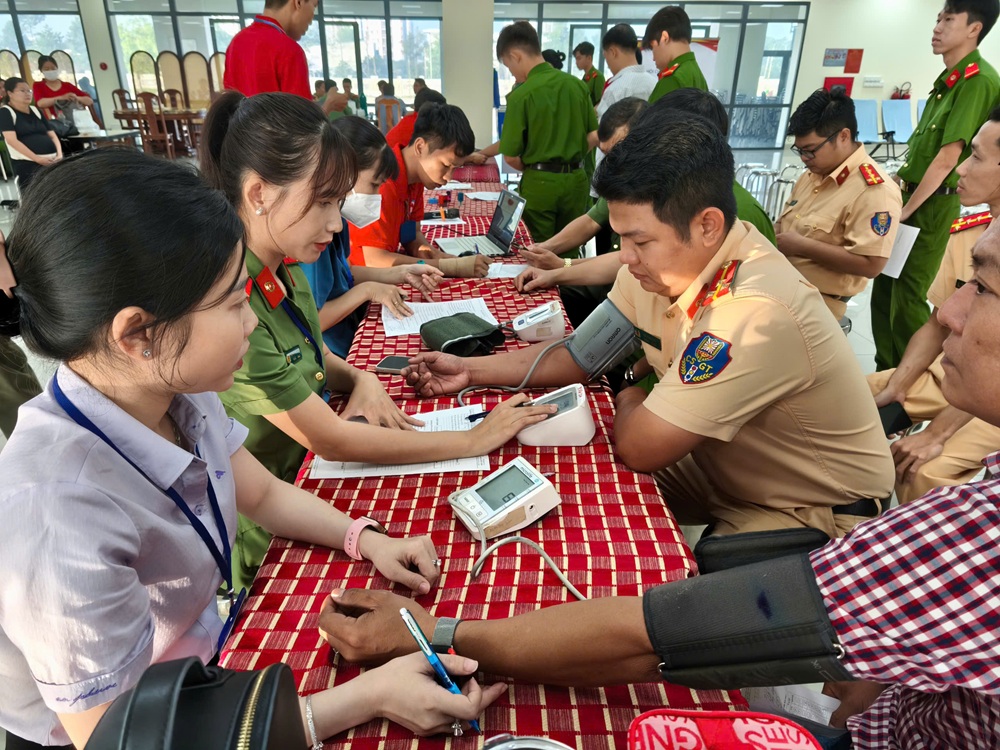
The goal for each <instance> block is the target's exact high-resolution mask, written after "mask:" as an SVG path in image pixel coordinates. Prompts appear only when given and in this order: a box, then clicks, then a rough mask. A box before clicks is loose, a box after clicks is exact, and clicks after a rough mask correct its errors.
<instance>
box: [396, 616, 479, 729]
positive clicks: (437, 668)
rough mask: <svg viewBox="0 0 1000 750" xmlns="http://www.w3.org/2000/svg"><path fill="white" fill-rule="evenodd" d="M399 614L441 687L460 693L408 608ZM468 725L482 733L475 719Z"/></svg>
mask: <svg viewBox="0 0 1000 750" xmlns="http://www.w3.org/2000/svg"><path fill="white" fill-rule="evenodd" d="M399 616H400V617H402V618H403V624H404V625H406V629H407V630H409V631H410V635H412V636H413V640H415V641H416V642H417V646H418V647H419V648H420V651H421V653H423V655H424V656H425V657H426V658H427V661H428V662H430V665H431V667H432V668H433V669H434V674H435V676H436V679H437V681H438V684H439V685H441V687H443V688H445V689H446V690H447V691H448V692H449V693H454V694H455V695H461V694H462V691H461V690H459V688H458V685H456V684H455V681H454V680H453V679H451V675H450V674H448V670H447V669H445V668H444V664H442V663H441V659H440V657H438V655H437V653H436V652H435V651H434V649H432V648H431V644H430V643H428V642H427V636H425V635H424V631H422V630H421V629H420V626H419V625H417V621H416V620H414V619H413V615H411V614H410V610H408V609H406V607H403V608H402V609H400V610H399ZM469 726H470V727H472V729H473V730H475V731H476V732H478V733H479V734H482V732H483V730H482V729H480V728H479V722H478V721H476V720H475V719H470V720H469Z"/></svg>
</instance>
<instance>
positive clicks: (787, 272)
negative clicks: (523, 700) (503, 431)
mask: <svg viewBox="0 0 1000 750" xmlns="http://www.w3.org/2000/svg"><path fill="white" fill-rule="evenodd" d="M733 177H734V168H733V155H732V151H731V150H730V148H729V146H728V145H727V144H726V141H725V138H724V137H723V136H722V134H721V133H720V132H719V130H718V128H717V127H715V126H714V125H713V124H711V123H710V122H708V121H707V120H705V119H704V118H701V117H698V116H695V115H691V114H689V113H687V112H678V111H667V112H663V113H662V114H661V115H660V117H657V118H650V119H644V120H643V121H642V122H640V123H638V124H637V125H635V126H633V128H632V131H631V132H630V134H629V135H628V136H627V137H626V138H625V139H624V140H623V141H622V142H621V143H619V144H618V145H617V146H616V147H615V148H614V149H612V150H611V152H610V153H609V154H608V156H607V158H606V159H605V160H604V162H602V164H601V166H600V167H599V168H598V170H597V174H596V175H595V186H596V188H597V191H598V193H600V194H601V195H602V196H603V197H604V198H606V199H607V201H608V206H609V208H610V215H611V224H612V226H613V228H614V229H615V231H616V232H618V233H619V234H620V235H621V238H622V250H621V258H622V260H623V262H624V263H625V264H626V266H627V268H623V269H622V270H621V271H620V272H619V274H618V278H617V281H616V283H615V287H614V289H613V290H612V292H611V294H610V296H609V300H610V301H611V302H612V303H613V304H614V305H615V306H616V307H617V308H618V309H619V310H620V311H621V312H622V313H623V314H624V315H625V317H626V318H628V319H629V321H631V322H632V324H633V325H634V326H635V327H636V329H637V333H638V336H639V338H640V339H641V341H642V348H643V350H644V352H645V354H646V357H647V358H648V360H649V362H650V364H651V365H652V367H653V368H654V370H655V371H656V374H657V375H658V377H659V382H658V383H657V384H656V386H655V387H654V388H653V391H652V393H651V394H649V395H648V396H647V394H646V393H645V392H644V391H643V390H642V389H640V388H626V389H624V390H623V391H622V392H621V393H619V394H618V397H617V410H616V412H617V413H616V416H615V432H614V434H615V443H616V446H615V447H616V450H617V454H618V456H619V458H620V459H621V460H622V461H623V462H624V463H626V464H627V465H629V466H630V467H631V468H632V469H634V470H636V471H644V472H654V473H655V474H656V476H657V479H658V480H659V482H660V485H661V487H662V489H663V491H664V495H665V497H666V501H667V503H668V505H669V506H670V508H671V510H672V511H673V512H674V514H675V515H676V516H677V519H678V520H679V521H680V522H681V523H712V524H714V531H715V533H735V532H746V531H758V530H763V529H778V528H795V527H812V528H816V529H821V530H822V531H824V532H826V533H827V534H829V535H830V536H836V535H840V534H843V533H844V532H846V531H847V530H848V529H849V528H851V527H852V526H853V525H854V524H856V523H857V522H858V521H860V520H862V519H863V518H866V517H872V516H875V515H877V514H878V513H879V511H880V508H881V507H882V503H881V502H880V501H882V500H884V499H886V498H887V497H888V496H889V495H890V493H891V491H892V480H893V466H892V459H891V456H890V455H889V449H888V445H887V443H886V440H885V436H884V434H883V433H882V429H881V424H880V422H879V419H878V414H877V411H876V409H875V405H874V403H873V402H872V401H871V398H870V395H869V390H868V388H867V385H866V383H865V379H864V376H863V375H862V373H861V369H860V367H859V365H858V362H857V359H856V358H855V357H854V355H853V353H852V352H851V349H850V346H849V345H848V343H847V340H846V337H845V336H844V335H843V334H842V333H841V332H840V328H839V327H838V325H837V323H836V321H835V320H834V319H833V318H832V316H831V315H830V314H829V312H828V311H827V309H826V307H825V305H824V304H823V300H822V298H821V297H820V295H819V293H818V292H817V291H816V290H815V288H813V287H812V286H811V285H810V284H808V283H807V282H806V281H805V280H804V279H803V278H802V276H801V275H800V274H799V273H798V272H797V271H795V269H794V268H792V266H791V265H790V264H789V263H788V261H787V260H786V259H785V258H784V256H782V255H781V254H780V253H779V252H777V251H776V250H775V249H774V247H773V246H772V245H771V244H770V243H769V242H767V240H765V239H764V238H763V237H762V236H761V235H760V233H759V232H757V231H756V230H755V229H753V228H752V227H751V226H750V225H748V224H746V223H743V222H738V221H737V220H736V203H735V198H734V197H733V190H732V184H733ZM595 314H600V311H598V312H596V313H595ZM541 348H542V347H541V346H539V345H536V346H533V347H528V348H525V349H521V350H518V351H517V352H510V353H505V354H501V355H495V356H491V357H477V358H469V359H461V358H459V357H450V356H447V355H442V354H440V353H436V352H434V353H427V354H420V355H418V356H417V357H414V358H413V359H411V360H410V361H411V366H410V367H409V368H407V369H406V370H405V371H404V374H405V375H406V376H407V379H408V381H409V382H410V383H411V384H412V385H413V386H414V387H415V388H416V389H417V391H418V393H420V394H421V395H424V396H432V395H437V394H441V393H446V392H453V391H456V390H460V389H461V388H464V387H467V386H469V385H476V384H479V385H482V384H499V385H516V384H518V383H520V382H521V380H522V379H523V378H524V376H525V375H526V374H527V372H528V369H529V367H531V365H532V363H533V362H534V361H535V359H536V357H537V356H538V354H539V352H540V351H541ZM585 378H586V373H585V372H584V371H583V370H582V369H581V368H580V367H579V366H577V365H576V363H575V362H574V360H573V359H572V356H571V355H570V352H569V350H568V349H567V348H566V347H556V348H555V349H553V350H552V351H551V352H550V353H549V354H547V355H546V356H545V357H544V358H543V359H541V361H540V363H539V364H538V366H537V368H536V369H535V370H534V372H533V374H532V377H531V385H532V386H533V387H540V386H542V387H545V386H556V385H564V384H566V383H569V382H579V381H582V380H584V379H585ZM865 402H867V404H866V403H865ZM845 404H852V408H850V409H845V408H844V405H845ZM854 405H856V406H854Z"/></svg>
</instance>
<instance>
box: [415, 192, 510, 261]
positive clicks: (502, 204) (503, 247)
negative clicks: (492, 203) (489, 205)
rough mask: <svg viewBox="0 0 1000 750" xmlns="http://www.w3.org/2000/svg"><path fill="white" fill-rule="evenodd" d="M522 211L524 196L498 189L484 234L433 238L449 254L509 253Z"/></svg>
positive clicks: (495, 254)
mask: <svg viewBox="0 0 1000 750" xmlns="http://www.w3.org/2000/svg"><path fill="white" fill-rule="evenodd" d="M522 213H524V198H522V197H521V196H520V195H517V194H516V193H512V192H510V191H509V190H501V191H500V200H498V201H497V207H496V210H495V211H494V212H493V220H492V221H491V222H490V228H489V231H488V232H487V233H486V234H485V235H475V236H472V237H443V238H441V239H439V240H434V242H436V243H437V246H438V247H439V248H441V250H442V251H444V252H446V253H448V254H449V255H461V254H462V253H475V252H478V253H479V254H480V255H489V256H491V257H496V256H499V255H510V243H511V242H513V241H514V234H515V233H516V232H517V223H518V222H519V221H520V220H521V214H522Z"/></svg>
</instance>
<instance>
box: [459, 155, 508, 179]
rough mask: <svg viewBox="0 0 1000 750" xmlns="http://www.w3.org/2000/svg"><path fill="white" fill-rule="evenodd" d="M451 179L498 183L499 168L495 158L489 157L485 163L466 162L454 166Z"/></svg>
mask: <svg viewBox="0 0 1000 750" xmlns="http://www.w3.org/2000/svg"><path fill="white" fill-rule="evenodd" d="M451 179H453V180H454V181H455V182H492V183H494V184H496V185H499V184H500V168H499V167H498V166H497V163H496V160H495V159H489V160H487V162H486V163H485V164H466V165H464V166H461V167H456V168H455V171H454V172H452V176H451Z"/></svg>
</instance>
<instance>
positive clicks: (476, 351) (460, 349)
mask: <svg viewBox="0 0 1000 750" xmlns="http://www.w3.org/2000/svg"><path fill="white" fill-rule="evenodd" d="M420 338H421V339H422V340H423V342H424V344H426V345H427V348H428V349H432V350H433V351H436V352H444V353H445V354H454V355H455V356H457V357H472V356H476V355H485V354H492V353H493V350H494V349H495V348H496V347H498V346H503V342H504V341H505V339H506V337H505V336H504V334H503V331H502V330H501V329H500V326H498V325H496V324H495V323H490V322H489V321H486V320H483V319H482V318H480V317H478V316H476V315H473V314H472V313H468V312H460V313H455V314H454V315H449V316H447V317H445V318H438V319H437V320H432V321H430V322H428V323H424V324H423V325H422V326H420Z"/></svg>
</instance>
